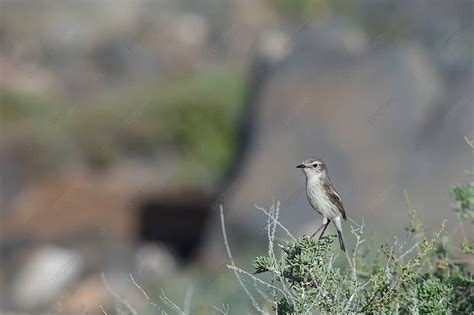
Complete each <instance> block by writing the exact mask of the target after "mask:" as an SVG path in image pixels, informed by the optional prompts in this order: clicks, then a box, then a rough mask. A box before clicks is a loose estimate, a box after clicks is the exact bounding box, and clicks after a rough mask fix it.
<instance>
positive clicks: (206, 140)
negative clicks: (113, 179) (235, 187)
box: [0, 68, 244, 185]
mask: <svg viewBox="0 0 474 315" xmlns="http://www.w3.org/2000/svg"><path fill="white" fill-rule="evenodd" d="M0 93H1V96H2V103H1V104H0V122H1V123H2V126H3V130H4V132H5V133H17V134H21V135H24V141H25V142H26V143H27V144H28V145H29V146H31V147H32V148H33V151H35V152H36V153H38V154H41V155H42V156H43V157H47V160H48V161H50V163H48V164H47V165H43V167H54V165H56V166H58V165H64V164H69V163H77V162H83V163H84V164H85V165H87V166H88V167H90V168H93V169H99V170H100V169H105V168H108V167H111V166H113V165H114V164H115V163H117V162H119V161H120V160H122V159H130V158H132V159H133V158H140V159H145V160H153V159H154V158H155V157H156V156H157V155H159V154H162V153H164V152H165V151H166V153H167V154H169V153H170V152H174V153H173V154H175V155H176V156H178V158H181V159H182V166H181V167H180V168H179V171H178V174H177V176H178V178H179V179H180V180H181V181H182V182H183V183H184V184H189V185H193V184H196V182H199V181H202V180H203V179H206V180H207V181H210V182H211V183H214V182H216V181H218V180H219V178H220V176H222V174H223V172H224V171H225V170H226V169H227V168H228V167H229V165H230V163H232V156H233V150H234V148H235V144H236V141H238V139H237V137H238V128H237V126H238V124H239V121H240V118H241V114H242V111H243V106H242V105H243V94H244V80H243V76H242V74H241V73H239V72H238V71H233V70H229V69H220V68H219V69H211V70H209V69H208V70H206V71H203V72H199V73H196V74H194V75H192V76H189V77H184V78H178V79H173V80H168V81H165V82H158V83H154V84H150V85H149V86H145V87H140V88H130V89H127V90H123V89H122V91H121V93H120V95H119V96H118V97H117V96H114V97H110V98H105V99H100V100H90V99H89V100H86V101H84V102H82V103H81V104H73V105H70V104H68V103H67V102H66V101H65V100H59V99H49V98H47V97H45V96H39V95H26V94H24V93H19V92H16V91H9V90H2V91H1V92H0ZM185 182H187V183H185Z"/></svg>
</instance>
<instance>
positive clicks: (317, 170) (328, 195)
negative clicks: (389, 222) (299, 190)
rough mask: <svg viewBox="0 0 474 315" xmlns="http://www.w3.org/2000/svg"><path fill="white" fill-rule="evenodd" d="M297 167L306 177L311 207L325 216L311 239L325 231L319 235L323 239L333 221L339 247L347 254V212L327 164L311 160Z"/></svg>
mask: <svg viewBox="0 0 474 315" xmlns="http://www.w3.org/2000/svg"><path fill="white" fill-rule="evenodd" d="M296 167H297V168H301V169H302V171H303V173H304V175H305V176H306V196H307V197H308V200H309V203H310V205H311V207H313V209H314V210H316V212H318V213H319V214H320V215H322V216H323V224H322V225H321V226H320V227H319V228H318V229H317V230H316V232H314V234H313V235H312V236H311V237H314V236H315V235H316V234H317V233H318V232H319V231H321V229H323V231H322V232H321V234H320V235H319V239H321V237H323V234H324V231H326V228H327V227H328V225H329V223H330V222H331V221H333V222H334V225H335V226H336V230H337V236H338V237H339V245H340V246H341V250H342V251H344V252H345V251H346V247H345V246H344V239H343V237H342V220H341V218H342V219H344V220H347V218H346V211H345V210H344V206H343V205H342V200H341V197H339V195H338V193H337V192H336V188H334V185H333V184H332V182H331V179H330V178H329V175H328V170H327V168H326V164H325V163H324V162H323V161H322V160H321V159H316V158H309V159H306V160H305V161H304V162H303V163H302V164H300V165H298V166H296Z"/></svg>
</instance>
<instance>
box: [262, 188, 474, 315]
mask: <svg viewBox="0 0 474 315" xmlns="http://www.w3.org/2000/svg"><path fill="white" fill-rule="evenodd" d="M451 195H452V198H453V201H454V202H455V205H454V207H455V210H456V212H457V213H458V217H459V218H460V219H466V218H468V219H471V220H472V218H473V211H474V209H473V204H474V202H473V195H474V189H473V183H470V184H467V185H457V186H455V187H454V188H453V190H452V193H451ZM407 206H408V212H409V219H410V225H409V227H408V228H407V231H408V233H409V241H407V242H403V244H401V243H400V242H399V241H397V240H395V242H393V244H388V243H386V244H384V245H383V246H381V247H380V248H379V249H378V250H376V249H370V248H369V247H368V246H365V245H366V244H365V239H363V228H364V225H363V224H361V225H359V226H357V227H353V228H352V234H353V235H354V236H355V238H356V240H357V243H356V245H355V248H354V250H353V251H352V252H351V251H349V252H348V253H347V255H346V258H347V261H348V264H349V268H337V267H335V259H336V258H337V257H338V256H339V257H340V255H341V254H343V253H339V252H335V251H334V250H333V249H332V244H333V242H334V240H335V235H329V236H327V237H323V238H322V239H321V240H319V241H317V240H314V239H312V238H309V237H306V236H304V237H302V238H299V239H294V240H292V241H289V242H286V243H285V244H284V245H280V248H281V250H279V251H278V255H277V254H276V253H275V251H274V250H273V242H274V235H275V229H276V226H277V223H279V222H278V221H277V217H278V206H277V207H275V208H274V207H272V209H273V210H271V211H270V212H269V213H267V214H268V216H269V219H270V220H269V224H268V235H269V240H270V242H269V243H270V246H269V251H268V255H267V256H259V257H256V258H255V260H254V263H253V267H254V269H255V273H254V274H255V275H259V274H263V273H266V274H269V275H270V280H269V282H268V283H266V285H265V287H266V288H265V289H266V291H267V292H269V293H270V294H269V295H266V296H267V298H266V300H267V301H268V303H269V304H270V303H271V304H272V308H273V310H274V311H275V312H276V313H277V314H304V313H313V312H317V313H338V314H339V313H341V314H345V313H368V314H374V313H377V314H379V313H384V314H385V313H390V314H392V313H397V314H411V313H413V314H417V313H425V314H426V313H434V314H445V313H447V312H451V313H453V314H471V313H473V312H474V293H473V292H474V290H473V288H474V279H473V276H472V274H471V273H470V272H469V270H468V266H467V265H466V261H468V260H469V259H470V258H472V257H470V256H469V255H472V254H473V244H472V242H469V241H468V240H467V238H466V236H465V235H464V233H463V235H464V241H463V242H462V243H461V244H459V245H457V244H453V245H451V246H448V243H447V239H448V237H447V236H446V235H445V233H444V231H443V230H444V223H443V224H442V227H441V228H440V230H439V231H438V232H436V233H434V234H433V235H431V236H429V237H428V236H426V235H425V233H424V231H423V229H422V227H421V223H420V222H419V220H417V219H416V217H415V211H414V210H413V209H411V206H410V203H409V200H408V198H407ZM460 222H461V224H462V221H460ZM471 223H472V222H471ZM462 230H463V231H464V227H463V228H462ZM450 248H451V249H452V251H453V252H454V251H457V252H456V253H457V254H456V255H468V257H467V259H464V260H462V259H457V260H455V259H454V258H453V253H452V252H451V250H450ZM369 253H370V254H369ZM341 258H342V257H341ZM253 278H254V280H259V282H258V283H260V284H262V283H265V282H264V281H263V280H261V279H260V277H259V278H258V279H257V277H256V276H253Z"/></svg>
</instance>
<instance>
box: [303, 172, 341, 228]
mask: <svg viewBox="0 0 474 315" xmlns="http://www.w3.org/2000/svg"><path fill="white" fill-rule="evenodd" d="M306 195H307V196H308V200H309V203H310V204H311V206H312V207H313V209H314V210H316V211H317V212H318V213H319V214H321V215H322V216H324V217H326V218H328V219H330V220H333V219H335V218H336V217H338V216H339V215H340V213H339V211H337V208H336V206H335V205H334V204H333V203H332V202H331V200H330V199H329V197H328V195H327V194H326V193H325V191H324V188H323V186H322V185H320V181H308V183H307V187H306Z"/></svg>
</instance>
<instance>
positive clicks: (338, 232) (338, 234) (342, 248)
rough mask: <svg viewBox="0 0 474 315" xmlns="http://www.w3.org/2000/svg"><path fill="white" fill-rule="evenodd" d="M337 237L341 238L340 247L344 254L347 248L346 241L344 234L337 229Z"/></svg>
mask: <svg viewBox="0 0 474 315" xmlns="http://www.w3.org/2000/svg"><path fill="white" fill-rule="evenodd" d="M337 236H338V237H339V245H340V246H341V250H342V251H343V252H345V251H346V246H344V239H343V238H342V232H341V231H339V229H337Z"/></svg>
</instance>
